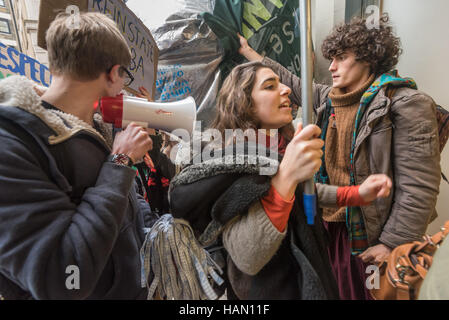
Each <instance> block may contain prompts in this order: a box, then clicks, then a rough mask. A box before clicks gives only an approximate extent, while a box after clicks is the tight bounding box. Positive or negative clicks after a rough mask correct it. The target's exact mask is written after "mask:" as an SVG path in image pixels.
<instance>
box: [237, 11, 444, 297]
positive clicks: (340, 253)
mask: <svg viewBox="0 0 449 320" xmlns="http://www.w3.org/2000/svg"><path fill="white" fill-rule="evenodd" d="M379 22H380V24H379V28H371V29H369V28H368V27H367V25H366V22H365V20H362V19H354V20H352V21H351V22H350V23H347V24H343V25H340V26H337V27H336V28H335V29H334V30H333V32H332V33H331V34H330V35H329V36H328V37H327V38H326V39H325V40H324V43H323V45H322V52H323V55H324V57H326V58H327V59H329V60H330V62H331V63H330V66H329V71H330V72H331V73H332V80H333V85H332V86H326V85H320V84H314V85H313V92H314V97H315V98H314V110H315V112H316V115H317V121H318V125H319V126H320V127H321V129H322V134H321V137H322V139H323V140H324V141H325V145H324V148H323V150H324V155H323V163H322V166H321V168H320V171H319V173H318V174H317V175H316V179H317V182H319V183H318V184H317V188H318V193H320V192H319V190H320V188H322V187H323V185H325V184H326V185H327V186H326V187H327V190H329V185H333V186H342V187H344V186H352V185H357V184H360V183H362V182H363V181H364V180H365V179H366V178H367V177H368V176H369V175H371V174H376V173H384V174H386V175H388V176H389V177H390V178H391V179H392V180H393V185H394V187H393V192H392V193H391V194H390V196H389V197H388V198H386V199H378V200H376V201H374V202H373V203H372V204H370V205H368V206H365V207H363V208H362V207H344V208H325V209H324V213H323V219H324V220H325V222H326V223H325V224H326V229H327V231H328V233H329V235H330V237H331V239H332V243H331V247H330V249H329V258H330V260H331V263H332V266H333V271H334V274H335V277H336V279H337V282H338V284H339V291H340V297H341V298H342V299H370V295H369V291H368V290H367V287H366V285H365V282H366V279H367V276H368V275H369V274H366V272H367V267H368V265H371V264H376V265H379V264H380V263H382V261H383V260H384V259H385V258H386V257H387V256H388V255H389V253H390V251H391V249H392V248H394V247H396V246H398V245H400V244H402V243H405V242H410V241H413V240H418V239H420V238H421V236H422V235H423V233H424V232H425V230H426V227H427V225H428V223H429V222H430V221H431V220H432V219H433V218H435V216H436V211H435V203H436V199H437V195H438V191H439V184H440V155H439V151H438V130H437V121H436V116H435V112H436V105H435V103H434V101H433V100H432V99H431V98H430V97H429V96H428V95H426V94H425V93H423V92H420V91H418V90H417V88H416V84H415V83H414V81H413V80H411V79H404V78H401V77H399V75H398V74H397V72H396V71H394V70H393V69H394V67H395V66H396V64H397V63H398V59H399V55H400V54H401V48H400V40H399V38H397V37H396V36H395V35H394V34H393V32H392V27H391V26H390V25H389V24H388V16H387V15H384V16H382V17H381V18H380V21H379ZM239 37H240V42H241V48H240V49H239V52H240V54H242V55H243V56H245V57H246V58H247V59H248V60H250V61H263V62H264V63H266V64H267V65H269V66H270V67H271V68H273V70H274V71H275V72H276V73H278V74H279V76H280V78H281V81H282V82H283V83H285V84H287V85H288V86H290V87H291V88H292V90H293V92H292V95H291V98H292V102H293V103H300V102H301V89H300V87H301V81H300V79H299V78H298V77H296V76H295V75H292V74H291V73H290V72H289V71H288V70H287V69H285V68H283V67H282V66H280V65H279V64H278V63H276V62H274V61H272V60H270V59H268V58H263V57H262V56H260V55H259V54H258V53H257V52H255V51H254V50H253V49H252V48H250V47H249V46H248V43H247V41H246V39H244V38H243V37H241V36H239ZM334 190H335V192H334V193H330V198H328V199H326V198H321V199H320V200H321V204H320V205H321V206H322V207H326V206H328V205H329V204H331V203H332V202H333V201H331V200H333V198H335V197H337V199H338V198H340V197H341V194H342V193H343V192H346V191H345V190H351V189H350V187H349V188H348V189H345V188H338V189H337V188H336V187H335V189H334ZM326 194H329V192H328V193H326Z"/></svg>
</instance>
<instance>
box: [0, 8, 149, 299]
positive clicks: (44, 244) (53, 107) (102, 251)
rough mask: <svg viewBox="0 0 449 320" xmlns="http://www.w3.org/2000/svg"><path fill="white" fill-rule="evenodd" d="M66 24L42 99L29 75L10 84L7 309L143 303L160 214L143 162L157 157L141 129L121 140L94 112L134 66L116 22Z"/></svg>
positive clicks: (2, 209)
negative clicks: (12, 302)
mask: <svg viewBox="0 0 449 320" xmlns="http://www.w3.org/2000/svg"><path fill="white" fill-rule="evenodd" d="M79 18H80V19H79V26H77V27H78V28H76V27H72V26H71V25H70V23H68V21H70V16H68V15H66V14H60V15H58V16H57V17H56V19H55V20H54V21H53V22H52V24H51V25H50V27H49V29H48V31H47V35H46V41H47V47H48V55H49V64H50V70H51V72H52V75H53V80H52V83H51V85H50V87H49V88H48V90H47V91H46V92H45V93H44V94H43V95H42V97H39V96H38V95H37V94H36V92H35V91H34V90H33V84H32V82H30V81H29V80H27V79H26V78H24V77H10V78H8V79H5V80H2V81H1V82H0V104H1V106H0V120H1V126H0V144H1V145H2V162H1V164H0V190H2V192H1V193H0V221H1V224H0V295H2V298H4V299H16V298H33V299H86V298H88V299H139V298H145V297H146V290H145V289H142V288H141V284H140V274H141V272H140V270H141V263H140V258H139V250H140V247H141V245H142V243H143V240H144V233H143V228H144V223H143V216H144V214H146V213H148V212H149V207H148V206H147V205H146V203H145V201H143V199H139V198H138V197H137V195H136V192H135V189H134V185H133V183H134V177H135V175H136V172H135V170H134V169H132V167H131V165H132V163H133V162H136V161H138V160H140V159H141V158H142V157H143V155H144V154H145V152H146V151H147V150H149V149H150V148H151V140H150V138H149V137H148V134H147V133H146V132H145V131H143V130H142V129H141V128H140V127H138V126H137V125H135V124H130V125H129V126H128V127H127V128H126V130H124V131H122V132H120V133H119V134H117V136H116V137H115V140H113V139H112V131H111V128H109V127H108V126H107V125H106V124H104V123H103V122H102V119H101V116H99V115H98V114H95V113H94V108H93V106H94V103H95V102H96V101H98V99H99V98H100V97H102V96H115V95H117V94H119V93H120V91H121V90H122V88H123V86H124V85H125V84H126V82H129V79H127V76H129V72H128V71H127V69H126V68H127V66H128V65H129V63H130V60H131V54H130V50H129V48H128V46H127V43H126V41H125V39H124V38H123V36H122V35H121V33H120V31H119V30H118V28H117V26H116V25H115V23H114V22H113V21H112V20H111V19H110V18H108V17H106V16H105V15H102V14H98V13H81V14H80V16H79Z"/></svg>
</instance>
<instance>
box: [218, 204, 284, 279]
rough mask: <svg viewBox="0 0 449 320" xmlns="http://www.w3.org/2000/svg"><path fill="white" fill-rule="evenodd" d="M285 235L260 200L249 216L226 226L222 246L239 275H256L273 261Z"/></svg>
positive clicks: (250, 209)
mask: <svg viewBox="0 0 449 320" xmlns="http://www.w3.org/2000/svg"><path fill="white" fill-rule="evenodd" d="M286 234H287V230H285V231H284V232H282V233H281V232H279V231H278V230H277V229H276V227H275V226H274V225H273V224H272V223H271V221H270V219H269V218H268V216H267V214H266V213H265V210H264V209H263V206H262V204H261V202H260V201H259V200H257V201H256V202H254V204H253V205H252V206H251V207H250V208H249V210H248V214H247V215H244V216H239V217H238V218H236V219H233V220H231V221H230V222H229V223H228V224H227V225H226V227H225V229H224V231H223V245H224V247H225V249H226V250H227V251H228V253H229V255H230V256H231V258H232V261H233V262H234V264H235V265H236V266H237V268H239V270H240V271H242V272H243V273H246V274H248V275H255V274H257V273H258V272H259V271H260V270H261V269H262V268H263V267H264V266H265V265H266V264H267V263H268V262H269V261H270V260H271V258H272V257H273V256H274V254H275V253H276V251H277V250H278V249H279V247H280V245H281V242H282V240H283V239H284V238H285V235H286Z"/></svg>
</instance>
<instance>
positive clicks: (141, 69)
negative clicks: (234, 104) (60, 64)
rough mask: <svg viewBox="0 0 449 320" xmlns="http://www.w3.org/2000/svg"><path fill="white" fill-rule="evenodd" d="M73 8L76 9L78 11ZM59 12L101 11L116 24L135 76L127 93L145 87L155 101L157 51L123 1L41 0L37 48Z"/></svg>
mask: <svg viewBox="0 0 449 320" xmlns="http://www.w3.org/2000/svg"><path fill="white" fill-rule="evenodd" d="M74 6H75V7H74ZM74 8H75V10H74ZM76 8H79V11H77V10H76ZM61 11H66V12H67V13H69V14H72V15H76V14H79V12H86V11H88V12H100V13H103V14H106V15H108V16H109V17H111V18H112V19H113V20H114V21H115V22H116V23H117V26H118V28H119V30H120V31H121V32H122V34H123V36H124V37H125V39H126V41H127V42H128V45H129V48H130V50H131V56H132V59H131V63H130V65H129V70H130V71H131V73H132V74H133V76H134V81H133V83H132V84H131V86H130V89H132V90H130V91H131V92H137V90H138V88H139V87H140V86H144V87H145V88H147V89H148V91H149V92H150V94H151V96H152V97H153V98H154V92H155V86H156V72H157V61H158V56H159V49H158V47H157V44H156V42H155V41H154V39H153V36H152V35H151V32H150V31H149V30H148V28H147V27H145V25H144V24H143V23H142V21H140V19H139V18H137V16H136V15H135V14H134V13H133V12H132V11H131V10H130V9H129V8H128V7H127V6H126V4H125V3H124V2H123V1H122V0H42V1H41V7H40V13H39V28H38V44H39V46H41V47H43V48H45V47H46V45H45V32H46V30H47V29H48V27H49V25H50V23H51V21H53V20H54V18H55V17H56V15H57V13H58V12H61Z"/></svg>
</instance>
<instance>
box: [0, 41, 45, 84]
mask: <svg viewBox="0 0 449 320" xmlns="http://www.w3.org/2000/svg"><path fill="white" fill-rule="evenodd" d="M12 75H22V76H25V77H27V78H28V79H30V80H33V81H34V82H36V83H37V84H39V85H41V86H44V87H48V86H49V85H50V82H51V75H50V70H48V68H47V67H46V66H45V65H43V64H41V63H39V61H37V60H36V59H33V58H31V57H29V56H27V55H25V54H23V53H21V52H19V51H17V50H16V49H15V48H13V47H8V46H7V45H5V44H3V43H1V42H0V79H3V78H6V77H8V76H12Z"/></svg>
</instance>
